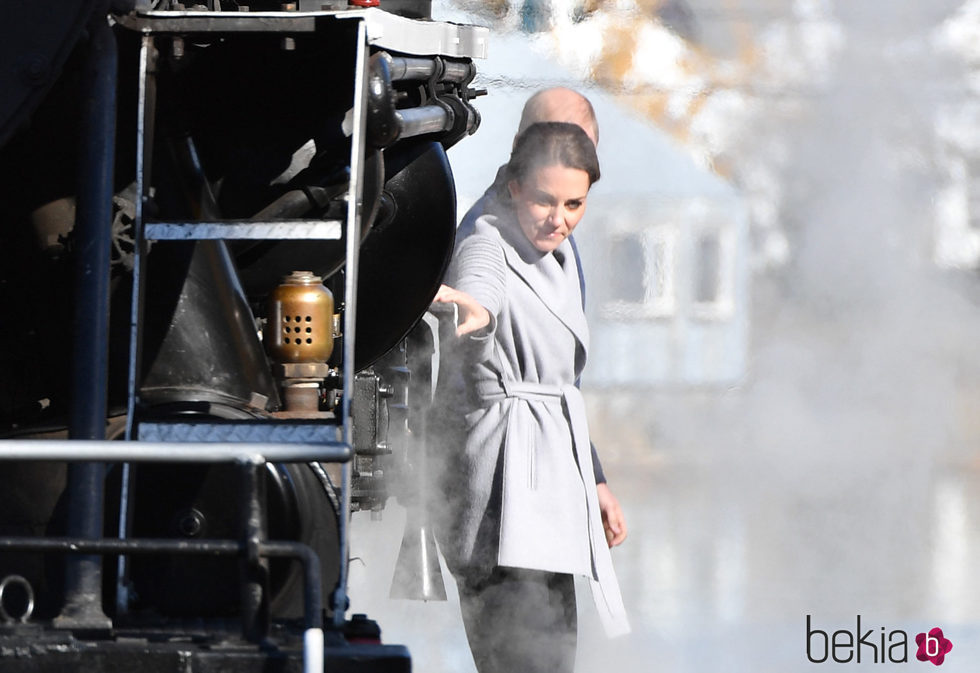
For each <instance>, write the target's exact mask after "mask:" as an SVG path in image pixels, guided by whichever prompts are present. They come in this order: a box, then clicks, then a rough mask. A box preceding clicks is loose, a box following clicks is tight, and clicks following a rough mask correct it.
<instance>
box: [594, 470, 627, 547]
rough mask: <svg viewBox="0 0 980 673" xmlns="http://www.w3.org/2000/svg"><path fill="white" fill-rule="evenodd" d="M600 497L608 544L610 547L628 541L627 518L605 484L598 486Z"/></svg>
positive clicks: (603, 524) (603, 525) (596, 486)
mask: <svg viewBox="0 0 980 673" xmlns="http://www.w3.org/2000/svg"><path fill="white" fill-rule="evenodd" d="M595 488H596V491H597V493H598V495H599V511H600V512H602V527H603V528H604V529H605V532H606V544H608V545H609V546H610V547H615V546H616V545H618V544H620V543H622V541H623V540H625V539H626V517H624V516H623V510H622V509H620V507H619V500H617V499H616V496H614V495H613V494H612V491H610V490H609V486H607V485H606V484H605V483H602V484H596V485H595Z"/></svg>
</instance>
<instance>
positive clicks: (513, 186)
mask: <svg viewBox="0 0 980 673" xmlns="http://www.w3.org/2000/svg"><path fill="white" fill-rule="evenodd" d="M507 191H508V192H510V198H512V199H515V200H516V199H517V198H518V197H519V196H520V193H521V183H520V182H518V181H517V180H511V181H509V182H508V183H507Z"/></svg>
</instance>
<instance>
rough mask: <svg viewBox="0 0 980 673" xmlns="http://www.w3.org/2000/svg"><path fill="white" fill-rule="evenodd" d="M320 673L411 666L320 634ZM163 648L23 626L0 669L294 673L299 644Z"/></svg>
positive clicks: (15, 672) (3, 653)
mask: <svg viewBox="0 0 980 673" xmlns="http://www.w3.org/2000/svg"><path fill="white" fill-rule="evenodd" d="M324 636H325V641H326V644H325V646H324V648H323V663H324V667H323V670H324V672H325V673H347V672H351V673H353V672H356V673H408V672H409V671H411V668H412V667H411V660H410V657H409V653H408V649H407V648H406V647H405V646H403V645H382V644H380V643H363V642H355V643H351V642H348V641H347V640H345V638H344V637H343V636H342V635H341V634H340V633H337V632H331V631H328V632H326V633H325V634H324ZM167 638H168V639H167V640H166V641H164V642H159V641H156V640H155V638H154V636H152V635H145V634H144V635H135V634H122V633H120V634H116V635H115V636H114V637H110V638H106V639H92V640H88V639H81V638H75V637H74V636H73V635H72V634H71V633H64V634H58V633H52V632H51V631H49V630H42V629H39V628H35V627H31V626H24V627H7V628H4V629H3V632H2V633H0V669H2V670H3V671H4V672H5V673H8V672H9V673H21V672H24V673H27V672H28V671H31V672H33V671H38V670H43V671H45V673H76V672H77V671H86V673H119V672H121V671H139V672H140V673H226V672H227V673H231V672H234V673H252V672H254V673H294V672H295V673H300V672H301V671H303V643H302V640H301V639H300V638H298V637H297V638H296V639H295V642H294V643H288V644H285V645H276V646H272V645H259V646H257V645H253V644H249V643H246V642H244V641H242V640H238V639H235V640H228V641H215V640H214V632H213V631H210V632H209V633H208V635H207V637H204V636H198V635H193V634H189V635H187V636H186V637H184V638H181V639H174V635H173V633H172V632H170V633H169V634H168V635H167Z"/></svg>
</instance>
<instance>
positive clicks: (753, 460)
mask: <svg viewBox="0 0 980 673" xmlns="http://www.w3.org/2000/svg"><path fill="white" fill-rule="evenodd" d="M433 14H434V16H435V18H438V19H443V20H450V21H458V22H465V23H476V24H480V25H485V26H487V27H489V28H490V31H491V37H490V56H489V58H488V59H487V60H486V61H483V62H480V63H478V67H479V69H480V76H479V78H478V80H477V82H476V85H477V86H482V87H485V88H487V89H488V91H489V94H488V95H487V96H485V97H483V98H480V99H478V101H477V107H478V108H479V110H480V111H481V114H482V116H483V125H482V126H481V128H480V130H479V131H478V132H477V133H476V135H474V136H472V137H471V138H467V139H465V140H463V141H462V142H460V143H459V144H458V145H457V146H456V147H454V148H453V149H452V150H451V151H450V160H451V161H452V163H453V169H454V173H455V175H456V180H457V191H458V197H459V214H460V216H461V215H462V214H463V213H464V212H465V210H466V208H468V207H469V205H470V204H472V203H473V202H474V201H475V200H476V199H477V198H479V196H480V195H481V194H482V193H483V191H484V189H486V187H487V186H489V184H490V183H491V182H492V180H493V177H494V174H495V172H496V170H497V167H498V166H500V165H501V164H503V163H505V162H506V160H507V157H508V154H509V150H510V146H511V141H512V138H513V134H514V131H515V130H516V128H517V123H518V119H519V116H520V110H521V107H522V105H523V103H524V101H525V100H526V98H527V97H528V96H529V95H530V94H531V93H533V92H534V91H536V90H538V89H540V88H543V87H546V86H554V85H564V86H569V87H572V88H575V89H578V90H580V91H582V92H583V93H585V94H586V95H587V96H588V97H589V98H590V99H591V100H592V102H593V104H594V106H595V108H596V111H597V114H598V118H599V126H600V139H599V158H600V161H601V164H602V171H603V177H602V179H601V180H600V182H599V183H597V184H596V186H595V188H594V189H593V191H592V193H591V195H590V198H589V204H588V212H587V214H586V216H585V219H584V220H583V221H582V223H581V225H580V227H579V229H578V230H576V238H577V240H578V241H579V245H580V247H581V249H582V253H583V258H584V267H585V272H586V275H587V278H588V312H589V317H590V324H591V327H592V345H591V350H590V354H589V365H588V367H587V371H586V378H585V381H584V386H583V388H584V390H585V392H586V396H587V402H588V404H589V405H590V423H591V429H592V433H593V438H594V440H595V443H596V444H597V446H598V447H599V451H600V454H601V456H602V459H603V464H604V466H605V471H606V474H607V476H608V479H609V483H610V485H611V487H612V488H613V490H614V492H615V493H616V494H617V495H618V497H619V498H620V500H621V503H622V505H623V508H624V510H625V512H626V515H627V519H628V522H629V526H630V536H629V539H628V540H627V541H626V543H625V544H624V545H623V546H622V547H619V548H617V549H616V550H614V553H613V559H614V562H615V564H616V567H617V572H618V574H619V578H620V583H621V584H622V586H623V590H624V594H625V598H626V603H627V608H628V609H629V611H630V613H631V617H632V620H633V625H634V633H633V634H632V635H630V636H627V637H624V638H620V639H617V640H612V641H610V640H607V639H605V637H604V635H603V634H602V632H601V628H600V627H599V625H598V622H597V617H596V615H595V613H594V608H593V607H592V605H591V599H590V597H589V594H588V591H587V590H585V587H583V586H580V587H579V589H580V590H584V591H580V600H579V604H580V645H579V657H578V666H577V670H578V671H580V672H581V673H585V672H592V671H597V672H598V671H667V672H678V673H680V672H685V673H686V672H694V671H698V672H700V671H754V672H759V671H797V670H812V669H813V668H814V667H815V666H816V665H815V664H813V663H810V662H809V661H808V660H807V656H806V632H805V628H806V624H805V619H806V615H808V614H809V615H811V618H812V623H813V626H814V628H820V629H823V630H825V631H827V632H833V631H835V630H838V629H845V630H849V631H851V633H852V634H853V633H854V631H855V628H856V617H857V615H861V620H862V632H863V631H867V630H868V629H874V639H875V642H877V641H878V639H879V637H880V636H879V634H880V629H881V628H882V627H884V628H885V630H886V632H891V631H893V630H903V631H905V632H906V633H907V634H908V638H909V641H910V646H909V648H908V656H909V662H908V663H907V664H904V666H911V667H922V666H929V665H931V664H928V663H920V662H918V661H916V660H915V650H916V646H915V644H914V637H915V634H917V633H919V632H920V631H926V630H928V629H930V628H932V627H934V626H939V627H941V628H942V629H943V631H944V633H945V634H946V635H947V636H948V637H949V639H950V640H951V641H952V642H953V645H954V648H953V650H952V652H951V653H950V654H949V655H948V657H947V659H946V661H945V663H944V664H943V669H942V670H944V671H947V670H948V671H967V670H973V669H974V662H975V661H978V660H980V579H978V573H977V572H976V570H978V569H980V413H978V404H980V352H978V351H980V317H978V313H980V311H978V303H980V275H978V267H980V0H928V1H924V0H510V1H508V0H486V1H484V0H434V2H433ZM403 518H404V515H403V513H402V512H401V510H400V508H399V507H397V506H394V507H389V509H388V510H386V511H385V512H384V518H383V519H382V520H381V521H373V520H371V517H370V515H369V514H368V513H358V514H356V515H355V520H354V524H353V536H354V538H353V553H354V555H355V556H357V557H360V558H359V559H356V560H355V561H354V562H353V564H352V569H351V578H352V586H351V595H352V601H353V602H352V609H353V611H355V612H367V613H369V614H370V615H371V616H372V617H374V618H375V619H378V621H379V622H380V623H381V626H382V628H383V629H384V638H385V640H386V641H387V642H401V643H405V644H407V645H408V646H409V647H410V648H411V650H412V652H413V655H414V659H415V663H414V665H415V669H416V670H419V671H426V672H431V673H438V672H442V671H446V672H450V671H451V672H459V673H468V672H470V671H473V670H474V669H473V664H472V661H471V659H470V657H469V651H468V648H467V646H466V641H465V636H464V634H463V629H462V625H461V622H460V617H459V605H458V602H457V599H456V595H455V590H454V589H455V588H454V587H453V586H452V581H451V579H450V578H449V575H448V573H447V574H445V578H446V579H447V589H448V591H449V594H450V596H449V600H448V601H447V602H444V603H442V602H429V603H412V602H407V601H397V600H389V599H388V588H389V585H390V581H391V575H392V567H393V565H394V559H395V555H396V554H397V551H398V545H399V542H400V539H401V526H402V523H403ZM360 559H363V560H360ZM814 643H815V644H816V643H817V641H814ZM820 654H822V653H817V654H816V656H819V655H820ZM870 656H871V655H870V650H868V649H867V648H866V649H865V650H864V651H863V653H862V660H863V662H864V663H862V664H861V666H865V667H867V666H874V665H875V664H874V663H873V662H872V661H871V660H870ZM880 656H881V655H880V654H879V661H880ZM842 665H844V666H848V667H853V666H855V665H856V664H855V663H853V662H852V663H849V664H842ZM821 666H823V667H834V666H838V665H837V664H834V663H832V662H828V663H824V664H821Z"/></svg>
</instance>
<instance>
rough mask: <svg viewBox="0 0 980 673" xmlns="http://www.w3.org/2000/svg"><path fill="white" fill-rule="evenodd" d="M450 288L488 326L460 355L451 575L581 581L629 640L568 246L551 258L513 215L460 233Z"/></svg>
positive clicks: (449, 527)
mask: <svg viewBox="0 0 980 673" xmlns="http://www.w3.org/2000/svg"><path fill="white" fill-rule="evenodd" d="M447 284H449V285H451V286H453V287H455V288H456V289H458V290H462V291H463V292H466V293H468V294H470V295H471V296H473V297H474V298H475V299H476V300H477V301H478V302H479V303H480V304H481V305H482V306H484V307H485V308H486V309H487V310H488V311H489V313H490V315H491V324H490V325H489V326H488V328H487V329H486V330H484V331H482V332H481V333H479V334H476V335H471V336H468V337H463V338H462V339H461V343H460V348H459V351H460V352H459V358H460V374H461V379H462V382H463V383H462V385H463V389H462V391H460V394H458V395H455V396H453V398H452V400H450V406H451V407H452V409H453V411H454V412H455V417H456V418H458V419H460V422H461V423H462V427H461V428H460V432H461V433H462V434H461V435H460V436H459V437H460V441H459V443H458V444H455V445H454V446H451V447H449V448H448V451H450V452H451V455H450V456H449V466H448V471H449V473H450V474H449V476H450V477H451V483H453V484H454V487H453V488H452V489H451V491H450V492H449V497H450V503H449V504H450V507H449V509H448V511H449V512H450V514H449V519H448V521H446V522H445V525H444V526H443V534H441V535H440V545H441V547H442V549H443V553H444V554H445V556H446V558H447V561H448V562H449V564H450V566H451V567H452V568H454V572H458V571H460V570H462V571H473V570H474V569H489V568H492V567H493V566H495V565H499V566H508V567H515V568H530V569H536V570H546V571H551V572H559V573H569V574H573V575H583V576H585V577H587V578H589V580H590V581H591V584H592V588H593V596H594V598H595V602H596V606H597V608H598V610H599V614H600V617H601V618H602V621H603V623H604V625H605V626H606V630H607V632H608V633H609V634H610V635H618V634H620V633H625V632H627V631H628V630H629V625H628V621H627V619H626V615H625V610H624V609H623V603H622V598H621V595H620V591H619V585H618V583H617V580H616V575H615V572H614V570H613V567H612V560H611V556H610V553H609V549H608V547H607V545H606V541H605V535H604V533H603V528H602V521H601V514H600V512H599V505H598V499H597V495H596V487H595V476H594V474H593V466H592V457H591V452H590V443H589V431H588V426H587V422H586V416H585V407H584V403H583V400H582V395H581V393H580V392H579V390H578V389H577V388H576V387H575V384H574V382H575V380H576V379H577V378H578V375H579V374H580V373H581V371H582V368H583V367H584V365H585V359H586V351H587V349H588V342H589V334H588V326H587V325H586V321H585V315H584V313H583V310H582V301H581V294H580V289H579V281H578V269H577V267H576V263H575V258H574V255H573V254H572V250H571V247H570V244H569V242H568V241H567V240H565V241H563V242H562V243H561V245H560V246H559V247H558V248H557V250H556V251H555V252H554V253H542V252H540V251H539V250H537V249H536V248H534V246H533V245H531V243H530V242H529V241H528V240H527V238H526V237H525V236H524V234H523V233H522V231H521V229H520V226H519V225H518V224H517V222H516V220H515V218H514V216H513V215H512V213H511V211H510V210H509V209H508V208H506V207H497V208H494V209H493V212H491V213H488V214H485V215H483V216H482V217H480V218H479V219H477V220H476V221H475V223H474V224H473V225H472V226H471V227H470V226H467V227H466V228H464V229H461V231H460V234H459V236H458V237H457V247H456V252H455V253H454V257H453V263H452V265H451V267H450V270H449V274H448V277H447Z"/></svg>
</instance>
